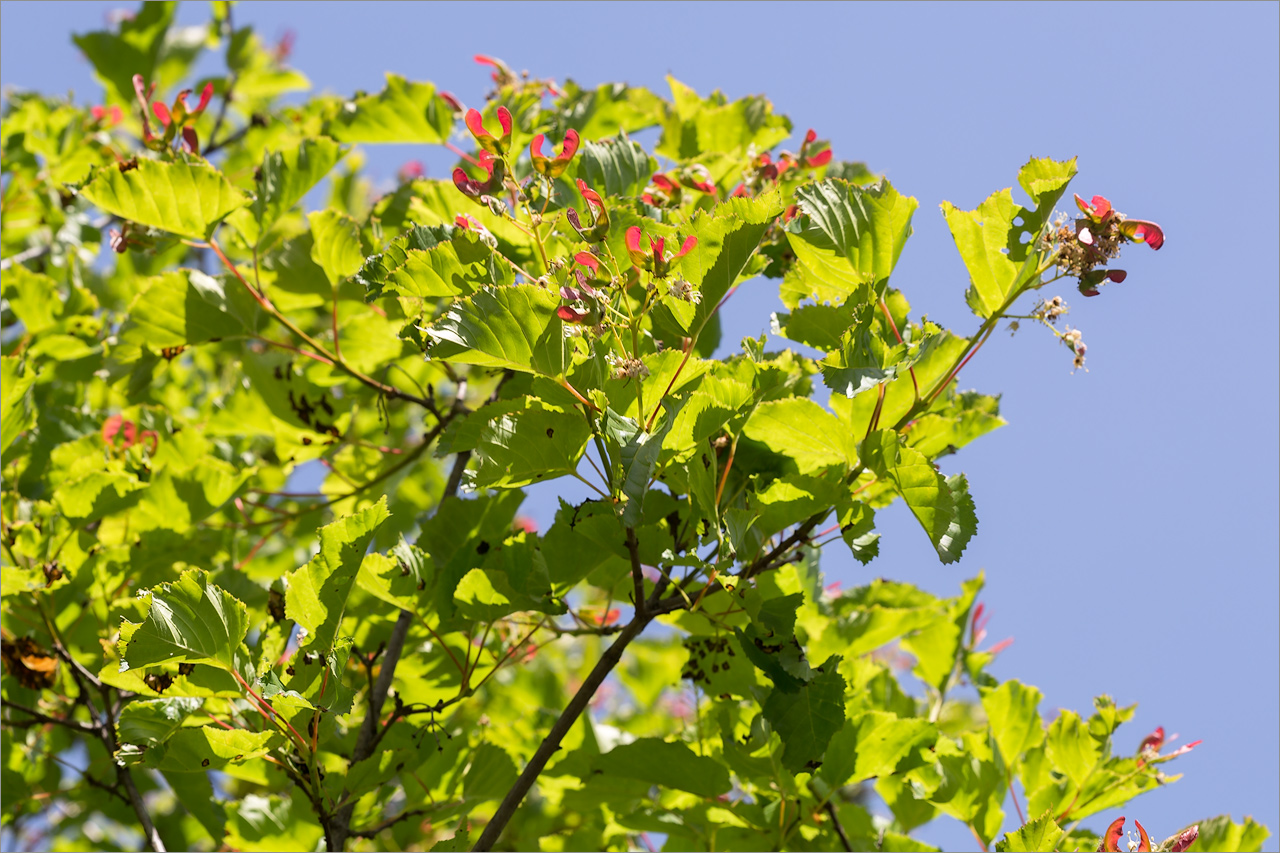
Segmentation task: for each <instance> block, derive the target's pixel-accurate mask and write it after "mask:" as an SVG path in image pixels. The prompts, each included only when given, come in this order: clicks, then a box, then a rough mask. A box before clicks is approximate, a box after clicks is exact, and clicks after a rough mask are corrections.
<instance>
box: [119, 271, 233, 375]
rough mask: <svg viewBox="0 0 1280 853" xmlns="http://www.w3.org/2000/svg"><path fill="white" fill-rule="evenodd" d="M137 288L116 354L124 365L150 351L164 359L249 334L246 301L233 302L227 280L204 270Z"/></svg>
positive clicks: (156, 279) (170, 275) (150, 281)
mask: <svg viewBox="0 0 1280 853" xmlns="http://www.w3.org/2000/svg"><path fill="white" fill-rule="evenodd" d="M135 286H138V287H140V291H139V293H138V295H137V296H135V297H134V299H133V302H132V303H131V304H130V307H129V316H128V319H127V320H125V323H124V325H123V326H122V327H121V329H120V332H119V336H120V343H121V346H120V347H117V349H116V350H115V351H113V353H112V357H113V358H115V359H116V360H117V361H120V362H122V363H129V362H132V361H135V360H137V358H138V357H140V355H141V353H142V351H143V349H144V348H146V349H149V350H151V351H152V352H156V353H158V352H160V350H162V349H166V348H177V347H183V346H189V345H192V344H203V343H207V342H209V341H213V340H217V339H221V338H226V337H232V336H235V335H243V334H245V333H246V332H247V331H248V329H247V328H246V326H245V323H244V321H243V320H242V319H241V317H242V316H243V314H244V313H245V308H244V307H243V305H242V303H241V297H240V296H239V294H236V296H234V297H229V296H228V294H227V292H226V288H225V285H224V283H223V280H222V279H217V278H212V277H210V276H207V275H205V274H204V273H202V272H200V271H199V270H174V271H171V272H166V273H163V274H161V275H158V276H155V277H153V278H149V279H147V278H144V279H139V280H138V281H137V284H136V285H135ZM236 286H237V287H239V285H238V284H237V285H236ZM233 293H234V291H233Z"/></svg>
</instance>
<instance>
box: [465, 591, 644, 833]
mask: <svg viewBox="0 0 1280 853" xmlns="http://www.w3.org/2000/svg"><path fill="white" fill-rule="evenodd" d="M651 620H652V616H641V615H640V614H638V613H637V614H636V616H635V618H633V619H632V620H631V621H630V622H629V623H627V627H625V628H623V629H622V633H620V634H619V635H618V639H616V640H614V641H613V645H611V646H609V648H608V650H607V651H606V652H605V653H604V654H603V655H601V657H600V660H599V661H597V662H596V665H595V667H594V668H593V669H592V670H591V674H590V675H588V676H587V680H586V681H584V682H582V686H581V687H579V688H578V692H577V693H575V694H574V695H573V699H571V700H570V701H569V704H568V705H567V706H566V707H565V709H564V711H563V712H561V714H560V717H559V719H557V720H556V722H555V725H553V726H552V727H551V731H550V732H548V733H547V736H546V737H545V738H544V739H543V741H542V744H541V745H540V746H539V747H538V750H537V752H535V753H534V754H533V758H531V759H530V760H529V763H528V764H527V765H525V768H524V772H523V773H521V774H520V778H518V779H517V780H516V783H515V785H513V786H512V787H511V790H510V791H508V792H507V796H506V797H504V798H503V800H502V804H501V805H499V806H498V810H497V811H496V812H494V814H493V818H492V819H491V820H490V821H489V823H488V825H487V826H485V828H484V832H482V833H481V834H480V839H479V840H478V841H476V844H475V846H474V847H472V848H471V849H472V850H473V851H475V850H492V849H493V845H494V843H495V842H497V840H498V837H499V836H500V835H502V830H503V829H505V828H506V826H507V823H508V822H509V821H510V820H511V818H512V816H513V815H514V814H515V813H516V809H518V808H519V807H520V803H521V801H523V800H524V797H525V794H527V793H529V789H530V788H532V787H533V783H534V782H535V781H536V780H537V778H538V776H539V775H540V774H541V773H542V771H543V769H545V768H546V766H547V762H548V761H550V760H551V756H552V755H554V754H555V753H556V751H557V750H559V749H560V742H561V741H562V740H564V736H565V735H567V734H568V733H569V730H570V729H571V728H573V724H574V723H576V722H577V721H578V717H580V716H582V712H583V711H585V710H586V708H587V705H588V704H589V703H590V702H591V698H592V697H593V696H595V693H596V691H597V690H598V689H600V685H601V684H603V683H604V680H605V678H607V677H608V675H609V673H610V672H612V671H613V668H614V667H615V666H617V665H618V662H619V661H621V660H622V652H623V651H624V650H625V649H626V648H627V646H628V645H629V644H630V643H631V641H632V640H634V639H635V638H636V637H638V636H640V634H641V632H642V631H644V629H645V628H646V627H647V626H648V625H649V622H650V621H651Z"/></svg>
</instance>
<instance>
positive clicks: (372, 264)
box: [357, 226, 515, 300]
mask: <svg viewBox="0 0 1280 853" xmlns="http://www.w3.org/2000/svg"><path fill="white" fill-rule="evenodd" d="M447 227H448V226H436V227H433V228H430V229H427V228H422V227H419V228H415V229H414V231H413V232H409V233H417V234H420V235H422V239H421V240H414V241H413V243H415V244H419V245H412V246H411V247H402V246H401V245H398V244H400V241H401V239H402V238H397V239H396V242H395V243H393V244H392V245H391V246H390V247H388V249H387V251H386V252H385V253H383V254H382V255H375V256H374V257H372V258H370V259H369V260H368V261H367V262H366V263H365V265H364V267H363V268H361V270H360V274H359V277H358V279H357V280H358V281H360V282H361V283H362V284H363V285H364V286H365V298H366V299H368V300H373V299H377V298H379V297H381V296H383V295H385V292H387V291H389V292H391V293H394V294H396V295H398V296H403V297H409V298H418V299H435V298H439V297H447V298H456V297H460V296H470V295H471V294H473V293H475V292H476V291H478V290H480V289H481V288H483V287H495V288H504V287H509V286H510V285H511V284H513V283H514V281H515V273H514V271H513V270H512V269H511V265H510V264H508V263H507V262H506V261H505V260H504V259H503V257H502V255H500V254H498V253H497V252H495V251H494V250H493V248H492V247H491V246H489V244H487V243H485V242H484V241H483V239H481V237H480V236H478V235H476V234H474V233H472V232H469V231H463V230H461V229H455V230H453V231H452V233H451V234H450V235H448V236H447V237H445V236H444V235H443V234H439V235H437V234H432V233H431V232H440V231H443V230H444V229H445V228H447ZM428 236H431V237H435V236H440V237H442V238H443V239H440V240H439V241H438V242H435V243H434V244H433V245H431V246H430V247H427V248H421V247H420V244H422V243H426V242H427V237H428Z"/></svg>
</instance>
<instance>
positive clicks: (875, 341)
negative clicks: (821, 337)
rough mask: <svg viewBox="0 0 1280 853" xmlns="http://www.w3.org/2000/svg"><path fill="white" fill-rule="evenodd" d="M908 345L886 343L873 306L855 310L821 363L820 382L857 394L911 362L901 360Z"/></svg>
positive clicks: (896, 372)
mask: <svg viewBox="0 0 1280 853" xmlns="http://www.w3.org/2000/svg"><path fill="white" fill-rule="evenodd" d="M906 352H907V347H906V346H905V345H904V344H893V345H891V344H888V343H886V342H885V340H884V338H883V337H882V336H881V335H880V323H879V316H878V312H877V310H876V308H875V306H873V305H862V306H859V307H858V308H857V309H855V311H854V325H853V326H852V327H851V328H850V329H849V330H848V331H847V332H845V334H844V335H843V336H842V337H841V339H840V348H839V349H838V350H837V351H835V352H832V353H830V354H828V355H827V357H826V358H824V359H823V360H822V362H821V364H822V381H823V382H825V383H826V385H827V387H828V388H830V389H831V390H832V391H835V392H836V393H838V394H844V395H845V396H846V397H850V398H852V397H856V396H858V395H859V394H861V393H862V392H863V391H867V390H869V389H871V388H874V387H876V386H877V385H880V384H881V383H884V382H889V381H891V380H893V379H894V378H896V377H897V376H898V374H899V373H900V372H902V371H903V369H904V368H906V367H909V366H910V365H911V364H912V361H911V360H907V361H904V360H903V359H904V356H905V355H906Z"/></svg>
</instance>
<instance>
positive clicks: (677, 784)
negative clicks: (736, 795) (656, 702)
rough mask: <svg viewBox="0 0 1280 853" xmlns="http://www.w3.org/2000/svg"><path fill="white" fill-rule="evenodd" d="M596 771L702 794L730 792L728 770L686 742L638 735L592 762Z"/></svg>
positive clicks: (718, 794) (712, 795) (701, 795)
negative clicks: (694, 750) (639, 736)
mask: <svg viewBox="0 0 1280 853" xmlns="http://www.w3.org/2000/svg"><path fill="white" fill-rule="evenodd" d="M591 768H592V771H593V772H599V773H607V774H609V775H611V776H621V777H622V778H624V779H639V780H641V781H643V782H648V783H649V784H651V785H659V786H661V787H664V788H674V789H676V790H677V791H688V792H689V793H691V794H696V795H697V796H699V797H718V796H720V795H721V794H727V793H729V790H730V789H731V787H732V785H731V784H730V782H729V770H728V769H727V768H726V767H725V766H724V765H722V764H720V763H719V762H717V761H714V760H712V759H710V758H706V757H703V756H698V755H695V754H694V753H693V750H691V749H689V747H687V746H685V745H684V744H683V743H671V742H669V741H665V740H661V739H660V738H639V739H638V740H634V741H632V742H631V743H626V744H622V745H620V746H616V747H614V748H613V749H612V750H610V751H609V752H606V753H604V754H603V755H600V756H597V757H596V758H595V759H593V760H592V762H591Z"/></svg>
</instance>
